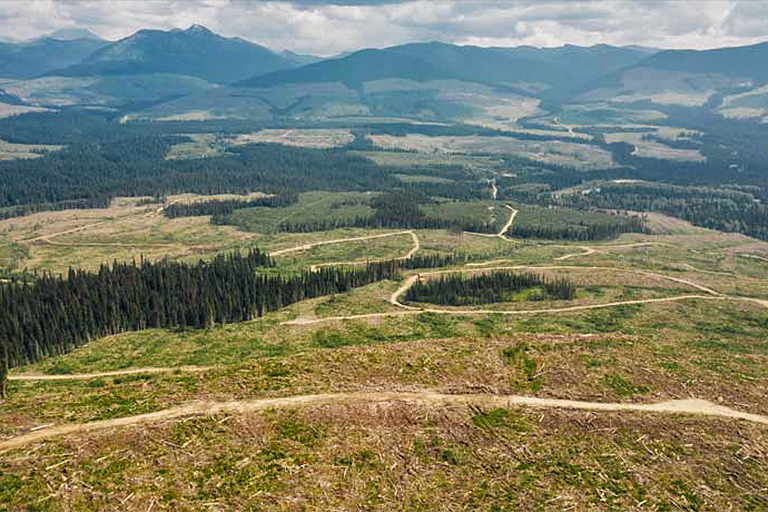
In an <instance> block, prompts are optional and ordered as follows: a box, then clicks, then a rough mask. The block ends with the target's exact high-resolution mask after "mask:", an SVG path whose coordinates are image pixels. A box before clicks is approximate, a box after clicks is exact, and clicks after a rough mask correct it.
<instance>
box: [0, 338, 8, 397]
mask: <svg viewBox="0 0 768 512" xmlns="http://www.w3.org/2000/svg"><path fill="white" fill-rule="evenodd" d="M7 395H8V344H7V343H6V342H5V341H3V340H0V399H2V400H5V397H6V396H7Z"/></svg>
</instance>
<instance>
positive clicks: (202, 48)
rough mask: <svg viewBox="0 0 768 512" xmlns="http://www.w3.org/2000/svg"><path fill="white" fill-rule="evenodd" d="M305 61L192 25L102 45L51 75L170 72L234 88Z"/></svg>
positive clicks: (153, 31)
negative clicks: (239, 83)
mask: <svg viewBox="0 0 768 512" xmlns="http://www.w3.org/2000/svg"><path fill="white" fill-rule="evenodd" d="M305 62H306V57H305V56H298V55H293V54H286V53H283V54H278V53H275V52H273V51H271V50H269V49H268V48H265V47H263V46H259V45H257V44H254V43H251V42H249V41H246V40H244V39H240V38H237V37H235V38H226V37H222V36H220V35H218V34H215V33H213V32H211V31H210V30H208V29H207V28H205V27H203V26H201V25H192V26H191V27H189V28H188V29H186V30H180V29H174V30H170V31H163V30H139V31H138V32H136V33H135V34H133V35H132V36H129V37H126V38H125V39H121V40H119V41H116V42H114V43H110V44H108V45H106V46H104V47H103V48H101V49H99V50H98V51H96V52H94V53H93V54H92V55H90V56H88V57H87V58H85V59H83V60H82V62H79V63H77V64H74V65H71V66H67V67H64V66H61V67H60V69H57V70H55V71H54V72H52V73H50V74H56V75H61V76H89V75H135V74H147V73H172V74H181V75H189V76H194V77H197V78H202V79H204V80H207V81H209V82H214V83H230V82H234V81H237V80H241V79H243V78H246V77H249V76H253V75H255V74H263V73H269V72H273V71H277V70H281V69H288V68H293V67H295V66H297V65H301V64H303V63H305Z"/></svg>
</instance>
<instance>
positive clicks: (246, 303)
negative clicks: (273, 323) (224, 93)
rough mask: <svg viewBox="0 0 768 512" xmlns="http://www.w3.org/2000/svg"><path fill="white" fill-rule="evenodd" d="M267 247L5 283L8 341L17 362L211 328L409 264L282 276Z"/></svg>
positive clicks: (0, 325)
mask: <svg viewBox="0 0 768 512" xmlns="http://www.w3.org/2000/svg"><path fill="white" fill-rule="evenodd" d="M272 265H273V262H272V260H271V259H270V258H269V256H267V255H266V254H265V253H262V252H260V251H258V250H251V251H249V252H248V253H247V254H245V255H243V254H240V253H232V254H229V255H220V256H217V257H216V258H215V259H213V260H212V261H210V262H200V263H198V264H195V265H189V264H186V263H177V262H170V261H161V262H158V263H151V262H149V261H146V260H142V261H141V262H139V263H138V264H137V263H135V262H133V263H117V262H115V263H113V264H112V265H111V266H107V265H102V267H101V268H100V269H99V271H98V272H87V271H83V270H70V271H69V273H68V275H67V277H66V279H65V278H62V277H60V276H53V275H44V276H41V277H39V278H38V279H36V280H35V281H34V282H32V283H30V284H26V285H25V284H6V285H1V286H0V311H2V312H3V314H2V315H0V343H1V344H3V345H4V347H5V348H6V349H7V351H8V357H9V363H10V366H18V365H22V364H27V363H32V362H34V361H37V360H39V359H40V358H43V357H46V356H53V355H60V354H63V353H65V352H67V351H69V350H72V349H73V348H75V347H77V346H78V345H80V344H82V343H84V342H86V341H88V340H91V339H93V338H96V337H99V336H105V335H109V334H116V333H120V332H125V331H132V330H138V329H146V328H150V327H194V328H205V327H210V326H212V325H214V324H224V323H228V322H240V321H245V320H250V319H252V318H254V317H257V316H261V315H262V314H263V313H264V312H265V311H273V310H276V309H279V308H281V307H284V306H287V305H289V304H292V303H294V302H297V301H300V300H303V299H307V298H312V297H318V296H322V295H328V294H332V293H341V292H345V291H347V290H349V289H351V288H355V287H359V286H364V285H367V284H369V283H372V282H375V281H378V280H381V279H387V278H390V277H392V276H393V275H395V274H396V272H397V270H398V268H400V265H401V263H400V262H396V261H385V262H379V263H370V264H368V265H367V266H366V267H364V268H351V269H341V268H322V269H319V270H318V271H316V272H309V271H304V272H302V273H301V274H299V275H292V276H287V277H286V276H280V275H267V274H264V273H259V268H261V267H269V266H272Z"/></svg>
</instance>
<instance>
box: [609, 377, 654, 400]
mask: <svg viewBox="0 0 768 512" xmlns="http://www.w3.org/2000/svg"><path fill="white" fill-rule="evenodd" d="M603 384H605V386H606V387H608V388H610V389H612V390H613V391H614V393H616V394H617V395H618V396H620V397H631V396H633V395H636V394H643V393H648V392H650V391H651V390H650V388H649V387H648V386H643V385H637V384H634V383H632V382H631V381H629V380H627V379H626V378H624V377H622V376H621V375H619V374H617V373H609V374H606V375H605V376H604V377H603Z"/></svg>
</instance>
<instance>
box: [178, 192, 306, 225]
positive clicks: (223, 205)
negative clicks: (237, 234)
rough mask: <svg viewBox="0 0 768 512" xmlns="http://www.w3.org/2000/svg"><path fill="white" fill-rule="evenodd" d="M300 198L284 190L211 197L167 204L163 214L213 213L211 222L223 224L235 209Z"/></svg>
mask: <svg viewBox="0 0 768 512" xmlns="http://www.w3.org/2000/svg"><path fill="white" fill-rule="evenodd" d="M298 198H299V196H298V194H296V193H295V192H283V193H281V194H278V195H273V196H266V197H256V198H253V199H211V200H209V201H198V202H195V203H187V204H180V203H175V204H171V205H168V206H166V207H165V209H163V215H165V216H166V217H168V218H169V219H175V218H178V217H198V216H201V215H212V216H213V218H212V219H211V222H212V223H213V224H223V223H224V220H223V217H224V216H225V215H229V214H230V213H232V212H234V211H235V210H239V209H241V208H256V207H259V206H266V207H270V208H279V207H284V206H290V205H292V204H293V203H295V202H296V201H298ZM217 219H218V220H217Z"/></svg>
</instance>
